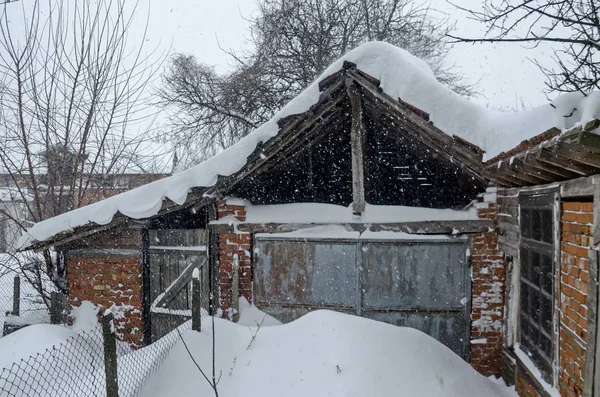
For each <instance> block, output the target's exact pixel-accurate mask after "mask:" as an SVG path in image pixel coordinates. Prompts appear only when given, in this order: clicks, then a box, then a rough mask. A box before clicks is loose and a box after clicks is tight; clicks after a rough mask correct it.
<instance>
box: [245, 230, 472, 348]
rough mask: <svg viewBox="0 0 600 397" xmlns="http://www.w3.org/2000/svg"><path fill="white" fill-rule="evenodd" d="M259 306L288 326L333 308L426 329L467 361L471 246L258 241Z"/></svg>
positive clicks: (446, 241)
mask: <svg viewBox="0 0 600 397" xmlns="http://www.w3.org/2000/svg"><path fill="white" fill-rule="evenodd" d="M256 245H257V248H258V255H256V256H255V266H254V300H255V302H256V305H257V306H258V307H260V308H261V309H262V310H264V311H266V312H267V313H269V314H271V315H273V316H274V317H276V318H278V319H280V320H281V321H283V322H288V321H291V320H293V319H296V318H298V317H300V316H301V315H303V314H305V313H307V312H308V311H311V310H316V309H323V308H327V309H332V310H337V311H342V312H347V313H353V314H357V315H359V316H363V317H368V318H372V319H375V320H379V321H383V322H386V323H391V324H395V325H400V326H407V327H412V328H416V329H419V330H421V331H423V332H425V333H427V334H429V335H430V336H432V337H433V338H435V339H437V340H439V341H440V342H442V343H444V344H445V345H446V346H448V347H449V348H451V349H452V350H453V351H454V352H455V353H457V354H458V355H459V356H461V357H463V358H464V359H468V355H469V346H470V337H469V335H470V324H469V316H470V304H469V301H470V299H468V297H469V296H470V288H471V280H470V277H469V274H470V268H469V262H468V260H467V259H468V258H467V248H468V241H467V240H464V239H456V240H449V239H443V240H422V241H401V242H400V241H362V240H359V241H356V240H354V241H306V240H302V241H299V240H281V239H278V240H269V239H268V238H258V239H257V241H256Z"/></svg>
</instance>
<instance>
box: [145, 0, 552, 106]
mask: <svg viewBox="0 0 600 397" xmlns="http://www.w3.org/2000/svg"><path fill="white" fill-rule="evenodd" d="M453 2H454V3H457V4H459V5H461V6H465V7H471V8H472V7H480V5H481V0H454V1H453ZM430 4H431V7H432V8H433V9H435V10H436V11H433V12H434V13H438V15H446V16H448V17H449V18H450V19H451V20H454V21H456V23H457V33H458V34H459V35H465V36H480V35H481V34H482V31H483V26H480V25H479V24H478V23H477V22H475V21H472V20H469V19H468V18H467V15H466V14H465V13H464V12H461V11H459V10H457V9H455V8H454V7H453V6H452V5H451V4H449V3H447V2H446V0H431V2H430ZM150 7H151V12H150V20H149V34H148V39H147V43H146V44H148V45H149V47H154V46H159V47H160V48H163V49H168V48H170V49H171V52H183V53H188V54H192V55H194V56H196V57H197V59H198V60H200V61H202V62H204V63H207V64H212V65H215V66H216V67H217V69H218V70H221V71H225V70H226V69H227V67H228V56H227V54H225V53H224V52H223V51H222V50H221V49H220V48H219V45H220V46H221V47H223V48H229V49H234V50H237V51H241V50H242V49H243V48H244V47H245V46H247V45H248V43H247V36H248V21H247V19H248V18H250V17H251V16H252V15H253V13H254V12H255V10H256V0H151V5H150ZM139 12H140V14H142V13H143V14H145V6H142V7H141V9H140V10H139ZM551 54H552V53H551V49H550V48H549V47H548V46H546V47H542V48H535V49H532V48H525V47H522V46H520V45H518V44H510V45H506V44H504V45H501V44H477V45H473V44H456V45H455V47H454V49H453V50H452V52H451V54H450V57H449V62H451V63H454V64H455V65H456V66H457V67H458V68H459V70H460V71H461V72H462V73H463V74H464V75H466V76H468V77H469V79H470V80H471V81H472V82H478V84H477V88H478V90H479V91H480V92H481V95H480V96H479V97H477V98H476V99H475V101H477V102H479V103H481V104H482V105H485V106H488V107H493V108H504V109H513V108H519V109H520V108H521V104H524V105H525V106H527V107H532V106H536V105H541V104H544V103H547V99H546V96H545V95H544V94H543V92H542V91H543V89H544V78H543V75H542V74H541V73H540V71H539V70H538V69H537V67H536V66H534V65H533V64H532V62H531V61H530V59H538V60H540V61H541V62H542V63H546V64H547V63H548V62H549V60H550V56H551Z"/></svg>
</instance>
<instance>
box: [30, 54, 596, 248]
mask: <svg viewBox="0 0 600 397" xmlns="http://www.w3.org/2000/svg"><path fill="white" fill-rule="evenodd" d="M344 61H350V62H354V63H356V64H357V67H358V68H359V69H360V70H362V71H363V72H365V73H368V74H369V75H371V76H373V77H375V78H377V79H379V80H380V81H381V87H382V89H383V90H384V92H385V93H387V94H388V95H390V96H391V97H392V98H401V99H402V100H404V101H405V102H408V103H410V104H411V105H414V106H416V107H418V108H420V109H421V110H423V111H425V112H427V113H429V114H430V119H431V120H432V121H433V123H434V124H435V125H436V126H437V127H438V128H440V129H441V130H442V131H444V132H446V133H447V134H449V135H454V134H455V135H458V136H460V137H462V138H464V139H466V140H467V141H469V142H471V143H473V144H475V145H478V146H479V147H481V148H482V149H484V150H485V151H486V158H491V157H494V156H495V155H497V154H498V153H500V152H502V151H506V150H508V149H511V148H513V147H515V146H516V145H517V144H519V143H520V142H521V141H523V140H524V139H527V138H530V137H532V136H535V135H537V134H539V133H541V132H544V131H546V130H548V129H549V128H551V127H557V128H560V129H563V130H564V129H569V128H571V127H573V126H575V125H577V124H581V123H585V122H587V121H589V120H591V119H593V118H596V117H600V93H599V92H594V93H592V94H591V95H589V96H587V97H584V96H583V95H582V94H567V95H563V96H561V97H559V98H558V99H557V100H555V101H554V102H553V103H552V104H547V105H544V106H541V107H538V108H535V109H533V110H531V111H527V112H522V113H518V114H511V113H504V112H499V111H492V110H489V109H486V108H483V107H481V106H479V105H476V104H474V103H472V102H470V101H469V100H467V99H465V98H463V97H461V96H459V95H458V94H456V93H454V92H452V91H451V90H450V89H449V88H447V87H445V86H444V85H442V84H441V83H439V82H438V81H437V80H436V79H435V77H434V76H433V73H432V71H431V69H430V68H429V67H428V66H427V65H426V64H425V62H423V61H421V60H420V59H418V58H416V57H414V56H412V55H411V54H409V53H408V52H407V51H405V50H402V49H400V48H397V47H395V46H393V45H391V44H387V43H382V42H370V43H367V44H364V45H362V46H360V47H358V48H356V49H354V50H352V51H350V52H348V53H347V54H346V55H344V56H343V57H342V58H340V59H339V60H337V61H336V62H334V63H333V64H332V65H331V66H330V67H329V68H327V70H326V71H325V72H324V73H323V74H322V75H321V76H320V77H319V78H317V80H316V81H315V82H314V83H313V84H311V85H310V86H309V87H308V88H306V89H305V90H304V91H303V92H302V93H300V94H299V95H298V96H297V97H296V98H294V99H293V100H292V101H290V102H289V103H288V104H287V105H286V106H285V107H283V108H282V109H281V110H280V111H279V112H278V113H276V114H275V116H274V117H273V118H272V119H271V120H269V121H267V122H266V123H264V124H263V125H262V126H260V127H259V128H257V129H256V130H254V131H253V132H252V133H251V134H249V135H248V136H246V137H245V138H243V139H241V140H240V141H239V142H238V143H236V144H235V145H232V146H231V147H229V148H227V149H226V150H224V151H223V152H221V153H219V154H218V155H216V156H214V157H212V158H210V159H208V160H206V161H204V162H203V163H201V164H198V165H197V166H195V167H192V168H189V169H188V170H185V171H182V172H180V173H177V174H175V175H173V176H171V177H168V178H165V179H162V180H159V181H156V182H153V183H150V184H147V185H144V186H141V187H139V188H136V189H133V190H130V191H128V192H125V193H122V194H120V195H117V196H113V197H111V198H108V199H105V200H103V201H100V202H98V203H95V204H91V205H89V206H86V207H83V208H80V209H76V210H74V211H71V212H67V213H65V214H63V215H59V216H57V217H54V218H51V219H49V220H46V221H43V222H40V223H38V224H36V225H34V226H33V227H32V228H30V229H29V230H28V231H27V232H26V233H25V234H24V235H23V237H22V238H21V240H20V241H19V245H20V247H21V248H26V247H27V246H28V245H30V244H31V243H33V242H35V241H42V240H45V239H47V238H49V237H52V236H54V235H55V234H57V233H59V232H62V231H66V230H71V229H73V228H74V227H77V226H82V225H86V224H88V223H90V222H92V223H96V224H99V225H104V224H107V223H109V222H110V221H111V220H112V218H113V216H114V215H115V214H116V213H117V212H120V213H122V214H123V215H126V216H128V217H131V218H135V219H140V218H147V217H149V216H152V215H155V214H156V213H157V212H158V211H159V210H160V208H161V205H162V202H163V200H164V199H165V198H168V199H170V200H171V201H173V202H175V203H177V204H183V203H184V202H185V201H186V198H187V195H188V192H189V191H190V189H191V188H193V187H210V186H213V185H214V184H215V183H216V182H217V177H218V176H219V175H222V176H229V175H231V174H233V173H235V172H236V171H238V170H240V169H241V168H242V167H243V166H244V164H245V163H246V160H247V158H248V156H249V155H250V154H251V153H252V152H253V151H254V149H255V148H256V146H257V145H258V144H259V143H261V142H266V141H268V140H269V139H271V138H272V137H274V136H275V135H277V133H278V132H279V127H278V125H277V121H278V120H280V119H281V118H283V117H286V116H289V115H292V114H298V113H303V112H306V111H307V110H309V108H310V106H311V105H313V104H315V103H316V102H317V101H318V99H319V87H318V82H319V81H320V80H321V79H323V78H324V77H326V76H329V75H331V74H333V73H335V72H336V71H338V70H340V69H341V67H342V65H343V62H344Z"/></svg>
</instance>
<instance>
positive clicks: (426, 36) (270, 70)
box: [158, 0, 473, 166]
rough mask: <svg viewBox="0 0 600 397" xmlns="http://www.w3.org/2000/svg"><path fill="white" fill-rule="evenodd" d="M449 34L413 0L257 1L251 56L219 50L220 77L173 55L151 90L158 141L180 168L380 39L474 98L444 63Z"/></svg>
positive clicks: (269, 114) (208, 153)
mask: <svg viewBox="0 0 600 397" xmlns="http://www.w3.org/2000/svg"><path fill="white" fill-rule="evenodd" d="M452 29H453V25H452V24H449V23H448V21H447V20H445V19H438V18H434V17H433V16H432V15H431V13H430V10H429V8H428V7H427V6H419V5H415V3H413V1H412V0H262V1H260V2H259V10H258V14H257V17H256V18H254V19H252V20H251V32H250V33H251V35H250V37H249V41H250V42H251V43H252V50H251V51H249V52H246V53H243V54H236V53H234V52H232V51H226V52H227V53H228V54H229V55H230V57H231V60H232V62H233V63H234V70H233V71H232V72H231V73H228V74H226V75H219V74H217V73H216V72H215V71H214V69H213V68H211V67H209V66H207V65H205V64H203V63H202V62H199V61H198V60H196V59H195V58H193V57H192V56H187V55H183V54H179V55H176V56H175V57H174V58H173V59H172V62H171V64H170V66H169V67H168V68H167V70H166V72H165V73H164V75H163V84H162V87H161V88H160V89H159V90H158V95H159V97H160V98H161V101H160V103H159V104H160V105H161V106H162V107H164V108H166V109H168V110H170V113H171V126H172V128H171V129H168V130H166V131H161V134H162V135H161V136H160V139H162V141H164V142H172V143H174V145H175V146H176V147H177V148H178V149H177V158H178V159H179V160H180V161H182V162H183V164H184V165H185V166H187V165H190V164H193V163H196V162H199V161H201V160H203V159H205V158H206V157H208V156H211V155H213V154H214V153H215V152H218V151H220V150H222V149H223V148H225V147H227V146H229V145H231V144H232V143H234V142H236V141H237V140H239V139H240V138H241V137H243V136H245V135H246V134H248V133H249V132H250V131H252V129H254V128H255V127H256V126H258V125H260V124H262V123H264V122H265V121H267V120H269V119H270V118H271V117H272V115H273V114H274V113H275V112H276V111H277V110H278V109H280V108H281V107H282V106H284V105H285V104H286V103H287V102H288V101H289V100H291V99H292V98H293V97H295V96H296V95H297V94H298V93H299V92H300V91H301V90H303V89H304V88H305V87H307V86H308V85H309V84H310V83H312V82H313V80H314V79H315V78H316V77H317V76H318V75H319V74H320V73H322V72H323V71H324V70H325V69H326V68H327V66H329V65H330V64H331V63H332V62H333V61H335V60H336V59H337V58H339V57H341V56H342V55H344V54H345V53H346V52H348V51H349V50H351V49H353V48H355V47H357V46H359V45H360V44H363V43H365V42H367V41H369V40H379V41H387V42H390V43H392V44H395V45H397V46H399V47H402V48H404V49H406V50H408V51H409V52H411V53H412V54H414V55H416V56H418V57H420V58H422V59H424V60H425V61H426V62H427V63H428V64H429V65H430V66H431V68H432V70H433V72H434V74H435V75H436V76H437V78H438V79H439V80H440V81H441V82H443V83H444V84H447V85H448V86H450V87H451V88H452V89H454V90H455V91H457V92H459V93H460V94H464V95H471V94H473V87H472V86H471V85H469V84H467V83H465V81H464V79H463V78H461V76H459V75H458V74H457V73H455V72H453V70H452V67H451V66H449V65H446V64H445V63H444V59H445V57H446V55H447V53H448V50H449V49H450V44H449V40H448V39H447V37H446V34H447V33H449V32H450V31H451V30H452Z"/></svg>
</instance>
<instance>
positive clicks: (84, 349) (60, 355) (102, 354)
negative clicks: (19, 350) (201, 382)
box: [0, 313, 191, 397]
mask: <svg viewBox="0 0 600 397" xmlns="http://www.w3.org/2000/svg"><path fill="white" fill-rule="evenodd" d="M107 315H110V313H107ZM190 327H191V322H189V321H188V322H186V323H184V324H183V325H181V326H180V327H179V329H178V330H174V331H172V332H170V333H169V334H167V335H165V336H164V337H162V338H161V339H159V340H157V341H156V342H154V343H153V344H151V345H149V346H146V347H144V348H141V349H138V350H132V349H131V348H130V347H129V345H127V344H125V343H121V342H118V341H117V342H116V343H115V339H114V338H115V336H114V327H111V326H110V325H108V327H106V326H105V327H104V330H103V329H101V328H99V327H97V328H94V329H91V330H87V331H83V332H80V333H79V334H77V335H75V336H72V337H70V338H68V339H67V340H66V341H65V342H64V343H61V344H58V345H55V346H53V347H51V348H48V349H46V350H44V351H42V352H39V353H37V354H35V355H32V356H30V357H28V358H25V359H22V360H20V361H17V362H14V363H11V364H9V365H6V366H4V368H2V363H1V362H0V396H2V397H5V396H6V397H24V396H40V397H44V396H48V397H50V396H53V397H54V396H58V397H62V396H65V397H66V396H103V397H104V396H106V397H113V396H120V397H126V396H127V397H129V396H131V397H134V396H138V395H140V391H141V390H142V388H143V387H144V385H145V383H146V382H147V381H148V379H149V378H150V376H151V375H152V374H154V373H155V372H156V371H157V370H158V369H159V368H160V366H161V364H162V363H163V361H164V360H165V359H166V357H167V355H168V353H169V351H170V350H171V348H172V347H173V346H174V345H175V343H176V342H177V341H178V340H179V338H180V333H182V332H183V331H184V330H187V329H189V328H190ZM14 336H17V335H14ZM11 337H12V336H11ZM111 345H112V346H113V349H114V347H115V346H116V352H115V350H112V349H111V348H110V347H109V346H111ZM115 356H116V357H115ZM115 359H116V360H115ZM115 361H116V368H115V365H114V364H115ZM106 362H108V363H109V366H108V368H107V367H106V365H105V363H106ZM115 370H116V373H117V377H116V380H117V382H116V385H115V382H114V378H113V379H112V381H111V382H108V384H107V382H106V379H107V377H106V374H107V373H108V374H110V373H114V372H113V371H115ZM107 385H108V386H109V387H107ZM117 385H118V387H115V386H117ZM115 392H116V393H115Z"/></svg>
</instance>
